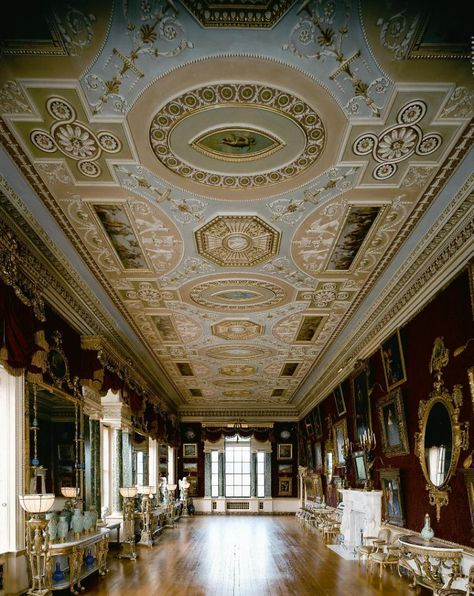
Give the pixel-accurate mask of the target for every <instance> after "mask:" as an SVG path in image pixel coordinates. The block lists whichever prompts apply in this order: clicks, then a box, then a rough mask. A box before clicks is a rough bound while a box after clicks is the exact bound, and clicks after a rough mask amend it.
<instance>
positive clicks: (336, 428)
mask: <svg viewBox="0 0 474 596" xmlns="http://www.w3.org/2000/svg"><path fill="white" fill-rule="evenodd" d="M332 432H333V433H334V454H335V464H336V467H338V466H343V465H344V464H345V459H344V453H343V447H344V441H345V440H346V439H347V420H346V419H345V418H343V419H342V420H340V421H339V422H336V423H335V424H334V425H333V427H332Z"/></svg>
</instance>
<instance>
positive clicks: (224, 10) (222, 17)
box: [183, 0, 294, 29]
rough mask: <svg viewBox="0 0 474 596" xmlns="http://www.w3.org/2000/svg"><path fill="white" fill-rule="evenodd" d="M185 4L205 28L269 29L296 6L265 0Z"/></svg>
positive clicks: (290, 1)
mask: <svg viewBox="0 0 474 596" xmlns="http://www.w3.org/2000/svg"><path fill="white" fill-rule="evenodd" d="M183 4H184V5H185V7H186V8H187V9H188V10H189V12H190V13H191V14H192V15H193V16H194V17H195V18H196V19H197V20H198V21H199V23H200V24H201V25H202V26H203V27H219V28H221V27H222V28H226V27H232V28H234V27H245V28H251V29H269V28H272V27H273V26H274V25H275V24H276V23H277V22H278V21H279V20H280V19H281V17H282V16H283V15H284V14H285V13H286V11H287V10H288V9H289V8H290V6H291V5H292V4H294V0H276V1H274V0H273V1H272V0H270V1H269V0H265V1H264V2H258V3H257V2H245V3H240V4H239V3H235V2H208V1H207V0H205V1H204V2H202V1H200V0H185V1H184V2H183Z"/></svg>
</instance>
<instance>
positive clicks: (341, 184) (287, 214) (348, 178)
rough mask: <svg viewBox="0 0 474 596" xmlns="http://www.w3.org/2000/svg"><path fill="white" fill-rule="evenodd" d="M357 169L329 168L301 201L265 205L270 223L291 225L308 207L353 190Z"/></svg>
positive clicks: (297, 220)
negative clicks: (269, 214) (277, 222)
mask: <svg viewBox="0 0 474 596" xmlns="http://www.w3.org/2000/svg"><path fill="white" fill-rule="evenodd" d="M358 172H359V168H355V167H349V168H347V167H346V168H344V167H337V168H330V169H329V170H328V171H327V172H326V173H325V174H323V175H322V176H321V177H320V178H319V179H318V182H317V184H314V185H312V186H311V187H309V188H308V189H307V190H305V191H304V193H303V198H302V199H295V198H291V199H275V200H274V201H272V202H271V203H267V207H268V209H269V210H270V212H271V213H272V221H282V222H283V223H286V224H289V225H293V224H296V223H298V222H299V221H300V220H301V218H302V217H303V216H304V214H305V212H306V210H307V206H308V205H318V204H320V203H322V202H323V201H324V202H326V201H329V200H330V199H333V198H334V197H336V196H338V195H340V194H342V193H345V192H347V191H348V190H350V189H351V188H353V186H354V183H355V179H356V176H357V174H358Z"/></svg>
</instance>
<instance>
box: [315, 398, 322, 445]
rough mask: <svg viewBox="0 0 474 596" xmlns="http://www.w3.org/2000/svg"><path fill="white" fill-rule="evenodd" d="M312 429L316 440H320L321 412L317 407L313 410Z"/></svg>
mask: <svg viewBox="0 0 474 596" xmlns="http://www.w3.org/2000/svg"><path fill="white" fill-rule="evenodd" d="M313 428H314V436H315V438H316V439H321V438H322V436H323V425H322V424H321V412H320V410H319V406H316V407H315V408H314V409H313Z"/></svg>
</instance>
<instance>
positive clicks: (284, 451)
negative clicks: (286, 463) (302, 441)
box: [277, 443, 293, 459]
mask: <svg viewBox="0 0 474 596" xmlns="http://www.w3.org/2000/svg"><path fill="white" fill-rule="evenodd" d="M277 459H293V445H292V444H291V443H278V451H277Z"/></svg>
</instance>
